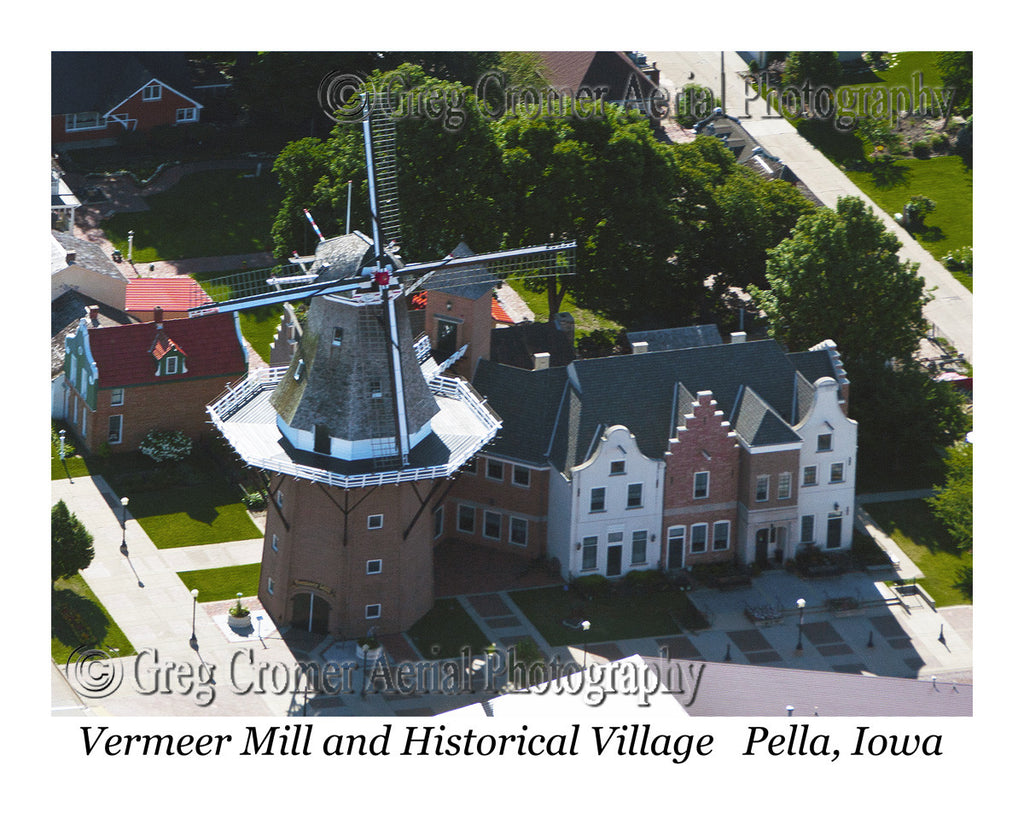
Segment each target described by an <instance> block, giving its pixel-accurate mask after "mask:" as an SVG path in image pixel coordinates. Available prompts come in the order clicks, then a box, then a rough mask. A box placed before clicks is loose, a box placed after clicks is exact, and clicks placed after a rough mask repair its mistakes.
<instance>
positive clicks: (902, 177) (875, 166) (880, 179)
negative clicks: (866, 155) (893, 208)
mask: <svg viewBox="0 0 1024 819" xmlns="http://www.w3.org/2000/svg"><path fill="white" fill-rule="evenodd" d="M869 168H870V171H871V181H872V182H873V183H874V184H875V187H877V188H880V189H882V190H888V189H890V188H895V187H897V186H901V187H906V186H909V185H910V172H909V169H908V168H907V167H906V166H905V165H898V164H896V163H895V162H892V161H883V160H879V159H876V160H874V161H872V162H871V163H869Z"/></svg>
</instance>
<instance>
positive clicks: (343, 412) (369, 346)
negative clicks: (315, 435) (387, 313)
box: [270, 257, 439, 441]
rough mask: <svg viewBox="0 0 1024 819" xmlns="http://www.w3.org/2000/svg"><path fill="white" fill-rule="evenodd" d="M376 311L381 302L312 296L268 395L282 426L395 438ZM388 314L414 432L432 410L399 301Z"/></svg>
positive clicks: (347, 436) (384, 344) (386, 354)
mask: <svg viewBox="0 0 1024 819" xmlns="http://www.w3.org/2000/svg"><path fill="white" fill-rule="evenodd" d="M349 259H351V257H349ZM383 310H384V306H383V305H381V304H372V303H370V304H358V303H355V302H351V301H349V300H348V299H345V298H342V297H335V296H320V297H318V298H315V299H313V301H312V304H311V306H310V310H309V317H308V319H307V321H306V326H305V328H304V330H303V333H302V336H301V337H300V339H299V342H298V347H297V349H296V351H295V354H294V356H293V357H292V362H291V364H290V366H289V369H288V373H287V374H286V375H285V377H284V378H282V379H281V382H280V384H279V385H278V386H277V387H276V388H275V390H274V393H273V395H272V396H271V398H270V403H271V405H272V406H273V407H274V409H275V410H277V412H278V414H279V415H280V416H281V420H282V421H283V422H284V423H285V424H287V425H288V426H290V427H292V428H295V429H300V430H305V431H308V432H312V431H314V429H315V428H316V427H321V428H322V429H323V430H325V431H326V432H327V433H328V434H329V435H330V437H332V438H338V439H340V440H344V441H361V440H368V439H374V438H379V437H381V430H382V429H387V430H388V431H389V434H390V435H391V436H393V435H394V434H395V431H396V430H397V419H396V417H395V405H394V393H393V379H392V377H391V345H390V341H389V339H388V336H387V330H386V328H385V324H384V320H383V319H384V317H383ZM395 316H396V320H397V322H398V344H399V349H400V350H401V354H400V355H401V366H402V373H403V381H404V392H405V406H406V417H407V419H408V429H409V431H410V432H414V431H416V430H417V429H420V428H421V427H422V426H423V425H424V424H426V423H427V422H429V421H430V419H431V418H433V416H434V415H436V414H437V412H438V409H439V408H438V405H437V401H436V400H435V399H434V396H433V395H432V394H431V392H430V389H429V388H428V387H427V383H426V381H425V380H424V378H423V373H422V371H421V370H420V367H419V364H418V363H417V361H416V357H415V354H414V353H413V345H412V331H411V329H410V326H409V314H408V310H407V308H406V303H405V298H404V297H403V296H399V297H398V298H397V300H396V302H395ZM336 339H338V340H339V342H340V343H335V340H336Z"/></svg>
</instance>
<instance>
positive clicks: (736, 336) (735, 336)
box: [729, 332, 747, 344]
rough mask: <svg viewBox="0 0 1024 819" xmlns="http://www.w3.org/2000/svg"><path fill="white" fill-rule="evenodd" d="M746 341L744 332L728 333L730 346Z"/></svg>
mask: <svg viewBox="0 0 1024 819" xmlns="http://www.w3.org/2000/svg"><path fill="white" fill-rule="evenodd" d="M746 340H747V334H746V333H744V332H739V333H729V343H730V344H742V343H743V342H744V341H746Z"/></svg>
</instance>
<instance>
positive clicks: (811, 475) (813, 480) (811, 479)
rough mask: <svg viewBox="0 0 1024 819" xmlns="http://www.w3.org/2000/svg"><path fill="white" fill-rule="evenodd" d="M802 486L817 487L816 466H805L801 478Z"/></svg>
mask: <svg viewBox="0 0 1024 819" xmlns="http://www.w3.org/2000/svg"><path fill="white" fill-rule="evenodd" d="M803 481H804V482H803V486H817V485H818V467H816V466H805V467H804V476H803Z"/></svg>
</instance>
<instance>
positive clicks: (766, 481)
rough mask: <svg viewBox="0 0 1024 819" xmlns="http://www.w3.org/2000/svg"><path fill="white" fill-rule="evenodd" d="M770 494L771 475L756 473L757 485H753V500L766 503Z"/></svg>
mask: <svg viewBox="0 0 1024 819" xmlns="http://www.w3.org/2000/svg"><path fill="white" fill-rule="evenodd" d="M762 490H763V491H762ZM771 496H772V476H771V475H758V476H757V485H756V486H755V487H754V502H755V503H767V502H768V501H769V500H770V499H771Z"/></svg>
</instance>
